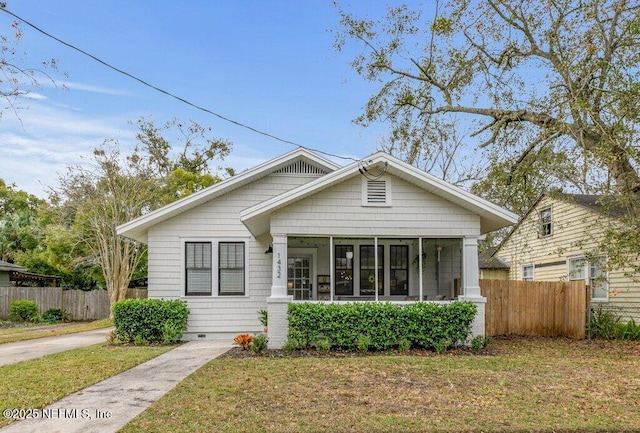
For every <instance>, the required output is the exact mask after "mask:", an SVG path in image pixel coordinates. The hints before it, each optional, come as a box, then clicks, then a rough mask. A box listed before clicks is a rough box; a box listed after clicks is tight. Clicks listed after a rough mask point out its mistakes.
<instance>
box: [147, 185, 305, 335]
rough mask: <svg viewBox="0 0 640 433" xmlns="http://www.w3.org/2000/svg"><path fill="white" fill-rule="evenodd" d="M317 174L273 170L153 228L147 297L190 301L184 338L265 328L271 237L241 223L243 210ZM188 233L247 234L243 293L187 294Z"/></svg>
mask: <svg viewBox="0 0 640 433" xmlns="http://www.w3.org/2000/svg"><path fill="white" fill-rule="evenodd" d="M314 178H315V176H309V175H300V176H296V175H291V174H288V175H278V174H273V175H270V176H267V177H265V178H263V179H261V180H258V181H256V182H254V183H252V184H250V185H248V186H245V187H243V188H240V189H238V190H235V191H233V192H231V193H229V194H227V195H224V196H222V197H218V198H216V199H215V200H213V201H211V202H209V203H207V204H204V205H201V206H198V207H196V208H194V209H190V210H188V211H186V212H184V213H182V214H180V215H178V216H176V217H173V218H171V219H169V220H167V221H164V222H162V223H160V224H158V225H156V226H154V227H152V228H151V229H149V235H148V245H149V297H150V298H164V299H178V298H180V299H185V300H187V302H188V305H189V309H190V311H191V313H190V315H189V329H188V332H187V334H186V335H185V337H186V338H191V339H195V338H197V335H198V334H205V335H206V338H229V337H233V335H235V334H237V333H238V332H258V331H260V330H261V329H262V326H261V325H260V322H259V320H258V313H257V312H258V310H262V309H266V308H267V305H266V298H267V297H268V296H269V295H270V293H271V260H272V256H271V255H266V254H265V250H266V249H267V248H268V247H269V244H270V242H271V237H270V236H268V235H267V236H264V237H261V238H260V239H255V238H254V237H252V236H251V234H250V233H249V231H248V230H247V229H246V227H245V226H244V225H243V224H242V223H241V222H240V217H239V214H240V211H242V210H244V209H246V208H248V207H250V206H253V205H255V204H256V203H259V202H261V201H264V200H267V199H269V198H271V197H274V196H276V195H278V194H281V193H283V192H285V191H288V190H290V189H292V188H294V187H297V186H299V185H302V184H304V183H306V182H309V181H310V180H313V179H314ZM185 238H187V239H197V238H203V239H212V238H246V239H247V240H248V242H247V248H248V253H249V254H248V255H249V259H248V263H246V267H247V269H249V271H250V272H248V278H247V281H246V287H245V296H231V297H213V296H212V297H193V296H189V297H186V296H184V281H183V275H184V271H183V268H184V263H183V259H182V257H183V255H182V245H183V244H182V239H185ZM214 268H216V265H215V264H214ZM214 272H216V270H215V269H214Z"/></svg>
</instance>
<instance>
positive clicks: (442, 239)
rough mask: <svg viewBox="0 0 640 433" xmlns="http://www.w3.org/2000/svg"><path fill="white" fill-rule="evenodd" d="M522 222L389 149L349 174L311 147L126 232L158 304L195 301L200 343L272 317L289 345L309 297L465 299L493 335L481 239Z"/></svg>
mask: <svg viewBox="0 0 640 433" xmlns="http://www.w3.org/2000/svg"><path fill="white" fill-rule="evenodd" d="M516 221H517V216H516V215H515V214H513V213H511V212H509V211H507V210H505V209H502V208H500V207H498V206H496V205H494V204H492V203H490V202H488V201H486V200H483V199H481V198H479V197H477V196H475V195H473V194H470V193H468V192H466V191H464V190H462V189H459V188H457V187H455V186H452V185H450V184H448V183H446V182H444V181H442V180H440V179H438V178H436V177H434V176H431V175H430V174H428V173H425V172H424V171H421V170H419V169H417V168H415V167H412V166H410V165H408V164H406V163H404V162H402V161H400V160H398V159H396V158H393V157H391V156H389V155H388V154H385V153H382V152H379V153H376V154H374V155H371V156H370V157H368V158H366V159H364V160H362V161H358V162H354V163H352V164H350V165H347V166H345V167H340V166H338V165H336V164H335V163H333V162H331V161H329V160H327V159H324V158H322V157H320V156H318V155H316V154H315V153H313V152H310V151H308V150H305V149H303V148H299V149H297V150H294V151H292V152H289V153H287V154H285V155H282V156H280V157H278V158H275V159H273V160H271V161H268V162H266V163H264V164H261V165H259V166H257V167H255V168H252V169H249V170H247V171H245V172H243V173H240V174H237V175H236V176H233V177H231V178H229V179H227V180H224V181H222V182H220V183H218V184H215V185H213V186H211V187H209V188H207V189H205V190H202V191H199V192H197V193H195V194H193V195H191V196H188V197H186V198H184V199H182V200H179V201H177V202H175V203H172V204H170V205H168V206H165V207H163V208H161V209H158V210H156V211H153V212H151V213H149V214H148V215H145V216H143V217H140V218H137V219H135V220H133V221H131V222H128V223H126V224H123V225H121V226H120V227H118V233H119V234H121V235H123V236H126V237H129V238H131V239H135V240H137V241H140V242H143V243H146V244H147V245H148V246H149V275H148V277H149V280H148V283H149V286H148V290H149V292H148V293H149V297H150V298H165V299H176V298H179V299H185V300H186V301H187V302H188V305H189V309H190V311H191V314H190V316H189V324H188V330H187V332H186V333H185V338H186V339H198V338H207V339H213V338H224V339H231V338H233V336H235V335H236V334H238V333H240V332H259V331H260V330H261V329H262V327H261V326H260V322H259V320H258V311H259V310H262V309H267V310H268V311H269V345H270V347H272V348H277V347H281V345H282V344H283V343H284V341H285V338H286V333H287V325H286V308H287V305H288V304H289V303H291V302H299V301H305V300H310V301H316V302H317V301H320V302H322V301H325V302H344V301H352V302H353V301H379V300H385V301H387V300H388V301H392V302H415V301H418V300H436V301H440V302H443V301H445V300H450V299H453V298H458V297H460V298H462V299H466V300H469V301H472V302H475V303H476V304H477V305H478V307H479V314H478V316H477V317H476V322H475V323H474V333H476V334H483V333H484V303H485V301H486V300H485V299H484V298H482V297H481V295H480V287H479V281H478V280H479V278H478V237H479V236H481V235H482V234H484V233H487V232H490V231H493V230H496V229H499V228H502V227H505V226H508V225H511V224H514V223H515V222H516ZM420 257H422V259H421V260H420ZM376 289H377V290H376Z"/></svg>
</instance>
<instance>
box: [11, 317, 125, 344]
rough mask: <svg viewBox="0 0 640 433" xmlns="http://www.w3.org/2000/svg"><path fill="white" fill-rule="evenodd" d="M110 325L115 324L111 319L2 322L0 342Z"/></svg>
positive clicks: (63, 333)
mask: <svg viewBox="0 0 640 433" xmlns="http://www.w3.org/2000/svg"><path fill="white" fill-rule="evenodd" d="M110 326H113V322H111V320H109V319H101V320H94V321H92V322H70V323H57V324H53V325H47V324H34V323H31V322H2V323H1V324H0V344H2V343H13V342H15V341H23V340H32V339H34V338H42V337H53V336H56V335H65V334H73V333H75V332H82V331H91V330H93V329H100V328H108V327H110Z"/></svg>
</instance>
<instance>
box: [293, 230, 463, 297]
mask: <svg viewBox="0 0 640 433" xmlns="http://www.w3.org/2000/svg"><path fill="white" fill-rule="evenodd" d="M286 241H287V248H286V288H287V296H291V297H292V299H293V300H296V301H298V300H323V301H417V300H450V299H456V298H457V297H458V296H459V295H460V294H462V293H461V287H462V285H461V281H462V239H459V238H458V239H456V238H397V237H396V238H394V237H380V238H378V237H300V236H290V237H287V239H286ZM420 257H421V258H422V259H420ZM283 262H285V261H284V260H283ZM376 269H377V272H376ZM376 287H377V289H378V290H377V291H376V290H375V288H376Z"/></svg>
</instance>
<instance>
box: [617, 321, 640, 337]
mask: <svg viewBox="0 0 640 433" xmlns="http://www.w3.org/2000/svg"><path fill="white" fill-rule="evenodd" d="M615 338H617V339H618V340H640V325H636V322H635V320H633V319H631V320H629V321H628V322H627V323H618V324H617V325H616V330H615Z"/></svg>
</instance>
